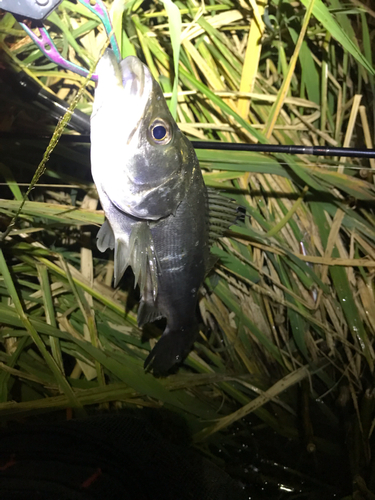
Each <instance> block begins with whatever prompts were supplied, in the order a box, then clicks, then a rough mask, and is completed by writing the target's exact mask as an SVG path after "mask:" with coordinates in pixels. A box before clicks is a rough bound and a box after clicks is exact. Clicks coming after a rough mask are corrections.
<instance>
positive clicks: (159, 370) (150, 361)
mask: <svg viewBox="0 0 375 500" xmlns="http://www.w3.org/2000/svg"><path fill="white" fill-rule="evenodd" d="M198 333H199V328H198V324H197V323H195V324H193V325H192V326H189V327H188V328H186V327H183V328H179V329H169V328H168V325H167V328H166V329H165V330H164V333H163V335H162V336H161V338H160V340H159V342H158V343H157V344H156V346H155V347H154V348H153V349H152V351H151V352H150V354H149V355H148V357H147V359H146V361H145V363H144V368H145V370H147V371H150V370H152V371H153V372H154V374H158V375H165V374H167V373H168V372H169V370H170V369H171V368H173V366H175V365H176V364H181V363H182V362H183V361H184V359H185V358H186V356H187V355H188V354H189V351H190V349H191V346H192V345H193V343H194V341H195V339H196V338H197V336H198Z"/></svg>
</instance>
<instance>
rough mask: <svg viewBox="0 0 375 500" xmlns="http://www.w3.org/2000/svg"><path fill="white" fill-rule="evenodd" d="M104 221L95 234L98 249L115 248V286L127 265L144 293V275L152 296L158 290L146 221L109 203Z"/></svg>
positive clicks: (150, 239)
mask: <svg viewBox="0 0 375 500" xmlns="http://www.w3.org/2000/svg"><path fill="white" fill-rule="evenodd" d="M106 215H107V217H108V220H106V221H105V222H104V224H103V225H102V227H101V228H100V230H99V232H98V236H97V246H98V249H99V250H100V251H101V252H104V251H105V250H107V249H108V248H111V249H113V248H114V250H115V256H114V285H115V286H117V285H118V284H119V282H120V280H121V278H122V276H123V274H124V272H125V271H126V269H127V268H128V267H129V266H130V267H131V268H132V269H133V272H134V276H135V285H137V284H138V285H139V288H140V292H141V294H142V295H143V292H144V289H145V286H146V281H147V275H149V283H150V285H149V289H150V291H151V292H152V296H153V298H154V299H155V298H156V296H157V293H158V262H157V255H156V252H155V248H154V242H153V239H152V235H151V231H150V228H149V225H148V222H147V221H140V220H137V219H135V218H134V217H132V216H129V215H127V214H125V213H123V212H121V211H120V210H119V209H118V208H116V207H115V206H114V205H113V204H112V203H109V204H108V207H107V210H106Z"/></svg>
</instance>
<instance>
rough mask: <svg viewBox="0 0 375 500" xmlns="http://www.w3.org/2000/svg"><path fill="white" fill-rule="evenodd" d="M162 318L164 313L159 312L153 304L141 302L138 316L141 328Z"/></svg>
mask: <svg viewBox="0 0 375 500" xmlns="http://www.w3.org/2000/svg"><path fill="white" fill-rule="evenodd" d="M162 317H163V315H162V313H161V312H160V311H158V310H157V309H156V307H155V306H154V305H153V304H150V303H149V302H145V301H144V300H141V303H140V304H139V308H138V315H137V321H138V326H139V327H142V326H143V325H145V324H146V323H152V322H153V321H156V320H157V319H160V318H162Z"/></svg>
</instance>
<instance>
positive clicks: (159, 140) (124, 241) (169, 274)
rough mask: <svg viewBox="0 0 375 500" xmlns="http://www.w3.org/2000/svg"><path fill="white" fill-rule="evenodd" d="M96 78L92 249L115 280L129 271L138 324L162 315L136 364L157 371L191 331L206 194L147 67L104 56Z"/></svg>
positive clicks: (201, 270) (186, 343) (183, 349)
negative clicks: (156, 336)
mask: <svg viewBox="0 0 375 500" xmlns="http://www.w3.org/2000/svg"><path fill="white" fill-rule="evenodd" d="M97 73H98V77H99V80H98V86H97V89H96V92H95V101H94V107H93V114H92V118H91V164H92V174H93V177H94V181H95V184H96V186H97V189H98V193H99V197H100V200H101V203H102V206H103V209H104V211H105V215H106V219H107V220H106V222H105V223H104V224H103V226H102V228H101V229H100V231H99V233H98V242H97V243H98V248H99V249H100V250H101V251H104V250H106V249H107V248H114V249H115V261H114V267H115V284H117V283H118V282H119V280H120V278H121V277H122V275H123V273H124V272H125V270H126V268H127V267H128V266H131V267H132V268H133V271H134V274H135V279H136V283H138V284H139V286H140V292H141V296H142V299H141V303H140V306H139V310H138V323H139V325H140V326H142V325H144V324H145V323H148V322H151V321H154V320H155V319H157V318H160V317H165V318H166V319H167V327H166V329H165V331H164V333H163V335H162V337H161V339H160V340H159V342H158V343H157V344H156V346H155V348H154V349H153V350H152V351H151V353H150V355H149V357H148V358H147V360H146V362H145V367H146V368H147V367H149V368H151V369H153V370H154V372H159V373H165V372H167V371H168V370H169V369H170V368H172V367H173V365H175V364H176V363H178V362H180V361H182V360H183V359H184V358H185V356H186V355H187V354H188V352H189V350H190V348H191V346H192V343H193V342H194V340H195V338H196V336H197V333H198V325H197V317H196V304H197V293H198V290H199V287H200V286H201V284H202V282H203V279H204V277H205V274H206V272H207V270H208V268H209V261H210V257H209V255H210V252H209V216H208V211H209V204H208V194H207V189H206V187H205V184H204V181H203V178H202V173H201V170H200V167H199V163H198V160H197V158H196V155H195V152H194V149H193V147H192V145H191V143H190V142H189V141H188V139H187V138H186V137H185V136H184V135H183V134H182V133H181V131H180V130H179V129H178V127H177V124H176V122H175V121H174V120H173V118H172V116H171V114H170V112H169V110H168V107H167V104H166V102H165V99H164V97H163V94H162V91H161V89H160V87H159V85H158V84H157V82H156V81H155V80H154V78H153V77H152V75H151V73H150V71H149V70H148V68H147V67H146V66H145V65H143V64H142V63H141V61H139V59H137V58H135V57H133V56H130V57H128V58H126V59H124V60H123V61H122V62H121V63H120V65H119V64H118V63H117V62H116V60H115V58H114V56H113V54H112V53H111V52H110V51H107V52H106V53H105V55H104V56H103V57H102V59H101V61H99V64H98V68H97Z"/></svg>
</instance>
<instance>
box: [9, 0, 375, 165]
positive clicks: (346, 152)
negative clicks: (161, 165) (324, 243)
mask: <svg viewBox="0 0 375 500" xmlns="http://www.w3.org/2000/svg"><path fill="white" fill-rule="evenodd" d="M60 1H61V0H51V1H47V2H45V1H43V2H41V0H35V1H34V2H33V1H32V0H31V1H30V0H28V1H26V0H19V1H18V2H14V0H0V8H1V9H3V10H6V11H9V12H11V13H13V15H15V17H16V18H17V19H18V20H19V22H20V24H21V26H22V27H23V29H24V30H25V32H26V33H27V34H28V35H29V36H30V37H31V39H32V40H33V42H34V43H35V44H36V45H37V46H38V47H39V49H40V50H41V52H43V54H45V55H46V56H47V57H48V58H49V59H50V60H51V61H53V62H54V63H56V64H58V65H59V66H61V67H62V68H65V69H67V70H70V71H73V72H74V73H77V74H79V75H81V76H87V75H88V70H86V69H85V68H81V67H80V66H77V65H76V64H74V63H72V62H70V61H68V60H66V59H64V58H63V57H62V56H61V54H60V53H59V51H58V50H57V48H56V46H55V44H54V42H53V40H52V39H51V37H50V36H49V34H48V31H47V30H46V28H45V27H44V25H43V20H44V19H45V18H46V17H47V16H48V15H49V14H50V13H51V12H52V11H53V10H54V9H56V7H57V6H58V5H59V3H60ZM78 1H79V2H80V3H81V4H82V5H84V6H85V7H87V8H88V9H89V10H90V11H91V12H92V13H93V14H95V15H96V16H97V17H98V18H99V19H100V21H101V22H102V24H103V26H104V29H105V31H106V32H107V35H108V37H109V39H110V42H111V46H112V49H113V50H114V53H115V55H116V58H117V59H118V60H120V58H121V56H120V52H119V48H118V44H117V41H116V37H115V36H114V34H113V29H112V25H111V21H110V19H109V16H108V13H107V11H106V8H105V6H104V4H103V3H102V1H101V0H95V2H91V1H90V0H78ZM25 18H26V19H27V20H29V21H32V22H33V24H36V26H37V27H38V30H39V34H40V37H38V36H36V35H35V33H34V32H33V31H32V30H31V29H30V28H29V26H28V23H27V22H25ZM0 70H1V68H0ZM0 76H2V78H3V80H5V81H6V80H8V81H9V80H12V82H10V83H11V84H12V83H13V82H14V83H16V88H18V93H19V94H20V96H21V98H24V99H26V100H28V101H30V100H31V101H33V102H35V103H37V104H38V105H39V106H41V107H42V108H44V109H46V110H48V111H49V112H50V113H51V114H52V115H53V116H54V117H55V118H57V119H59V118H61V117H62V116H63V115H64V114H65V112H66V111H67V109H68V104H67V103H66V102H65V101H63V100H62V99H59V98H58V97H57V96H54V95H53V94H52V93H49V92H47V91H46V90H44V89H43V88H42V87H41V86H40V87H39V88H38V84H37V83H36V82H35V80H33V79H32V78H31V77H29V76H28V75H27V74H26V73H25V72H23V71H22V70H21V71H19V72H18V73H16V76H14V75H13V76H11V72H10V73H9V72H8V73H7V71H6V70H5V71H2V72H0ZM92 80H94V81H96V80H97V76H96V75H95V74H94V75H93V76H92ZM69 127H70V128H72V129H73V130H75V131H77V132H79V133H80V134H81V135H80V136H75V135H68V134H64V135H63V136H61V138H60V142H64V143H89V142H90V137H89V134H90V117H89V116H88V115H86V114H85V113H82V112H81V111H79V110H75V111H74V113H73V114H72V117H71V120H70V123H69ZM12 138H13V139H17V140H21V139H22V138H24V139H27V138H29V139H33V140H35V139H49V137H48V138H47V137H43V136H37V135H28V134H19V133H17V134H15V133H10V132H1V133H0V139H12ZM191 143H192V145H193V147H194V148H195V149H211V150H219V151H253V152H258V153H271V154H272V153H273V154H275V153H284V154H290V155H313V156H327V157H342V158H344V157H345V158H368V159H371V158H375V149H361V148H343V147H332V146H329V147H325V146H303V145H296V144H295V145H280V144H247V143H230V142H219V141H205V140H203V141H196V140H193V141H191Z"/></svg>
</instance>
